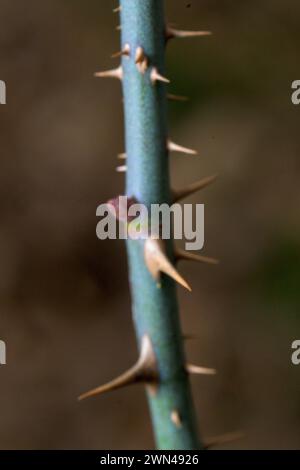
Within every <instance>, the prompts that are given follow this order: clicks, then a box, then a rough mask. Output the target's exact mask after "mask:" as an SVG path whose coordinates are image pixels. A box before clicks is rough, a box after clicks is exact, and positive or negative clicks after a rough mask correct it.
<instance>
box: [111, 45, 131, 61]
mask: <svg viewBox="0 0 300 470" xmlns="http://www.w3.org/2000/svg"><path fill="white" fill-rule="evenodd" d="M122 56H127V57H129V56H130V46H129V44H125V46H124V47H123V49H122V50H121V51H118V52H115V54H112V56H111V57H112V59H115V58H116V57H122Z"/></svg>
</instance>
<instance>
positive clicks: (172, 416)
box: [171, 410, 182, 428]
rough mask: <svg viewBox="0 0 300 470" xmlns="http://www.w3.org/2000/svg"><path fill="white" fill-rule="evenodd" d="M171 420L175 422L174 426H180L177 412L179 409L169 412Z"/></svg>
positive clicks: (180, 421)
mask: <svg viewBox="0 0 300 470" xmlns="http://www.w3.org/2000/svg"><path fill="white" fill-rule="evenodd" d="M171 421H172V423H173V424H175V426H176V428H181V426H182V418H181V416H180V414H179V411H177V410H173V411H172V413H171Z"/></svg>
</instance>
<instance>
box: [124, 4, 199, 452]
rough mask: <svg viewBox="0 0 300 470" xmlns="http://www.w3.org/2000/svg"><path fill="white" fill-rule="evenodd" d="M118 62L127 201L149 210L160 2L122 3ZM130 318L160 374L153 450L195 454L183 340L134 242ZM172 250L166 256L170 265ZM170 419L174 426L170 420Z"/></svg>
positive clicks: (168, 291)
mask: <svg viewBox="0 0 300 470" xmlns="http://www.w3.org/2000/svg"><path fill="white" fill-rule="evenodd" d="M121 32H122V48H124V46H125V45H126V44H128V45H129V46H130V56H129V57H127V56H124V57H123V58H122V66H123V93H124V110H125V130H126V153H127V182H126V194H127V196H128V197H135V198H136V199H137V200H138V201H139V202H141V203H143V204H145V205H146V206H147V207H148V208H150V205H151V204H153V203H159V204H160V203H165V202H166V203H169V202H170V182H169V159H168V151H167V145H166V143H167V137H168V133H167V123H166V121H167V119H166V86H165V84H163V83H161V82H158V81H157V82H155V83H152V81H151V71H152V67H156V68H157V70H158V72H159V73H160V74H162V75H164V69H165V64H164V59H165V43H166V41H165V20H164V11H163V1H162V0H121ZM138 47H142V48H143V49H144V51H145V54H146V56H147V57H148V68H147V70H146V71H145V73H144V74H143V73H141V71H139V70H138V67H137V65H136V64H135V53H136V49H137V48H138ZM127 251H128V261H129V270H130V286H131V294H132V304H133V318H134V324H135V328H136V334H137V338H138V343H139V346H140V345H141V340H142V338H143V336H144V335H145V334H146V335H148V336H149V337H150V339H151V342H152V345H153V349H154V353H155V357H156V361H157V367H158V372H159V386H158V389H157V392H156V394H152V393H151V392H150V391H149V390H148V391H147V394H148V400H149V406H150V412H151V417H152V422H153V428H154V434H155V439H156V445H157V448H158V449H178V450H184V449H187V450H190V449H200V448H201V447H202V445H201V443H200V441H199V438H198V432H197V426H196V419H195V413H194V407H193V401H192V396H191V390H190V384H189V378H188V375H187V373H186V370H185V362H186V361H185V355H184V351H183V341H182V333H181V328H180V322H179V314H178V303H177V298H176V288H175V285H174V281H173V280H171V279H170V278H168V277H166V276H162V282H161V286H160V287H158V286H157V284H156V282H155V281H154V280H153V278H152V277H151V275H150V273H149V271H148V269H147V267H146V265H145V261H144V256H143V247H142V244H141V243H140V242H138V241H134V240H129V241H127ZM172 251H173V249H172V243H171V242H170V243H169V246H168V252H169V256H170V258H171V259H172V257H173V256H172ZM174 411H175V412H176V413H177V417H179V421H178V420H177V421H176V420H174V419H172V416H173V417H174Z"/></svg>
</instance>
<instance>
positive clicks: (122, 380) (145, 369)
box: [78, 335, 158, 400]
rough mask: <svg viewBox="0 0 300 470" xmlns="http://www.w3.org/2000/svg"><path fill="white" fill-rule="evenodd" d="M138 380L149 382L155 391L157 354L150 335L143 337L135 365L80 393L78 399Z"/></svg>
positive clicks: (115, 388)
mask: <svg viewBox="0 0 300 470" xmlns="http://www.w3.org/2000/svg"><path fill="white" fill-rule="evenodd" d="M137 382H143V383H146V384H148V385H149V387H151V389H152V391H153V392H154V389H155V388H156V385H157V383H158V372H157V366H156V359H155V354H154V351H153V347H152V343H151V340H150V338H149V336H148V335H145V336H143V338H142V342H141V352H140V357H139V359H138V361H137V363H136V364H135V365H134V366H133V367H131V368H130V369H129V370H128V371H126V372H125V373H124V374H122V375H120V376H119V377H117V378H116V379H114V380H112V381H111V382H108V383H107V384H105V385H101V386H100V387H97V388H95V389H93V390H91V391H89V392H86V393H83V394H82V395H80V397H79V398H78V400H84V399H85V398H90V397H94V396H96V395H101V394H102V393H106V392H110V391H112V390H117V389H119V388H123V387H126V386H128V385H131V384H134V383H137Z"/></svg>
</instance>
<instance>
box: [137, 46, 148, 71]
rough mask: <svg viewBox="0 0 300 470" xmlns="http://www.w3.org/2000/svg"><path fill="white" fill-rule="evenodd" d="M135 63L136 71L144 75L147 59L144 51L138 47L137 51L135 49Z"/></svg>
mask: <svg viewBox="0 0 300 470" xmlns="http://www.w3.org/2000/svg"><path fill="white" fill-rule="evenodd" d="M135 63H136V66H137V68H138V71H139V72H140V73H141V74H142V75H144V73H145V72H146V70H147V68H148V58H147V56H146V54H145V51H144V49H143V48H142V47H141V46H139V47H138V48H137V49H136V52H135Z"/></svg>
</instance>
